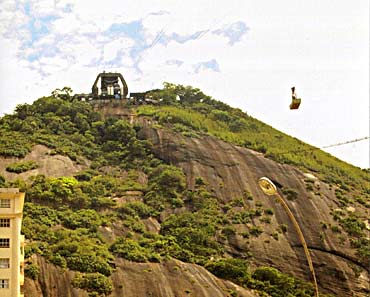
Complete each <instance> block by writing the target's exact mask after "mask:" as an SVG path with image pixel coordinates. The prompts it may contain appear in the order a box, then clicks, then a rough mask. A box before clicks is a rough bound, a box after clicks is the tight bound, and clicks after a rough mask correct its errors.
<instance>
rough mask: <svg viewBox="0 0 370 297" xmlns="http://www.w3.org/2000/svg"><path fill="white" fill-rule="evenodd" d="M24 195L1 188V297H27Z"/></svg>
mask: <svg viewBox="0 0 370 297" xmlns="http://www.w3.org/2000/svg"><path fill="white" fill-rule="evenodd" d="M24 197H25V194H24V193H20V192H19V190H18V189H9V188H7V189H5V188H0V296H1V297H18V296H22V297H23V284H24V236H23V235H21V227H22V215H23V205H24Z"/></svg>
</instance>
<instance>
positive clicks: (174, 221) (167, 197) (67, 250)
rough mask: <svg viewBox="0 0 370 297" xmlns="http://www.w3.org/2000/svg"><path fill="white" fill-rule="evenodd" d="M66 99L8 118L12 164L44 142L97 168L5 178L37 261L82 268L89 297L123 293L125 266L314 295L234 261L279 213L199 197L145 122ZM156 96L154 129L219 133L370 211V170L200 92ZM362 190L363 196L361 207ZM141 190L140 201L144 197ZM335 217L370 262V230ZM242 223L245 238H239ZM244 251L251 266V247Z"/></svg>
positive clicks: (199, 183)
mask: <svg viewBox="0 0 370 297" xmlns="http://www.w3.org/2000/svg"><path fill="white" fill-rule="evenodd" d="M63 92H64V93H63ZM63 92H62V93H60V94H59V93H58V94H57V93H55V94H54V95H55V97H43V98H40V99H38V100H36V101H35V102H34V103H33V104H32V105H28V104H23V105H19V106H17V108H16V111H15V113H14V115H6V116H4V117H2V118H1V119H0V155H1V156H5V157H18V158H23V157H25V156H26V155H27V153H29V152H30V151H31V149H32V147H33V145H36V144H42V145H45V146H47V147H48V148H50V149H51V154H61V155H64V156H68V157H69V158H71V159H72V160H73V161H74V162H75V163H77V164H82V165H84V166H85V164H91V165H90V166H89V167H88V168H85V169H84V170H82V171H81V172H78V173H76V174H74V176H62V177H48V176H44V175H36V176H32V177H30V178H29V179H27V180H21V179H19V180H16V181H13V182H10V181H6V180H5V178H3V177H2V176H0V186H5V187H19V188H20V189H21V190H22V191H25V192H26V202H25V206H24V220H23V226H22V232H23V233H24V234H25V236H26V238H27V240H28V241H29V243H28V244H27V245H26V250H25V253H26V258H29V257H31V256H32V255H34V254H38V255H41V256H43V257H44V258H45V259H46V260H47V261H49V262H50V263H53V264H55V265H58V266H60V267H61V268H63V269H71V270H75V271H77V273H76V276H75V278H74V279H73V285H74V286H75V287H76V288H80V289H83V290H86V291H87V292H88V294H89V296H106V295H109V294H110V293H111V292H112V289H113V287H112V282H111V279H110V276H111V274H112V273H113V271H114V258H115V257H121V258H125V259H127V260H130V261H136V262H161V261H165V260H166V259H168V258H170V257H172V258H176V259H179V260H182V261H186V262H190V263H197V264H200V265H203V266H205V267H206V268H207V269H208V270H210V271H211V272H212V273H214V274H215V275H217V276H219V277H222V278H225V279H229V280H231V281H233V282H235V283H238V284H240V285H242V286H245V287H248V288H253V289H255V290H257V291H259V292H260V293H261V294H264V293H263V292H265V293H266V294H270V296H313V291H312V287H311V286H310V285H307V284H305V283H303V282H301V281H299V280H297V279H294V278H293V277H291V276H288V275H285V274H282V273H281V272H279V271H277V270H276V269H273V268H269V267H263V268H257V269H256V270H255V271H251V270H250V268H249V265H248V262H247V261H246V260H245V259H240V258H238V257H237V256H235V254H231V253H230V249H229V246H228V245H230V242H231V241H232V240H233V239H234V238H235V236H237V235H240V234H241V235H242V237H243V238H242V240H244V241H245V245H246V246H248V244H249V241H253V240H259V238H258V237H259V236H260V235H261V234H262V233H263V232H266V231H265V230H264V227H265V226H266V224H269V223H271V222H272V221H276V220H274V217H273V216H274V210H273V209H271V208H266V209H265V208H264V206H263V205H262V203H261V202H259V201H256V199H254V198H253V196H252V195H251V193H250V192H249V191H248V190H245V192H244V194H243V197H239V198H234V199H232V200H230V202H229V203H224V202H222V201H219V200H218V199H217V198H216V197H215V195H214V194H212V193H211V192H209V191H208V190H207V181H206V180H205V179H204V178H202V177H200V176H197V177H195V188H194V189H192V190H190V189H188V188H187V186H186V176H185V174H184V172H183V171H182V170H181V169H179V168H177V167H176V166H174V165H171V164H165V163H164V162H163V161H162V160H159V159H157V158H156V157H155V156H153V154H152V151H151V148H152V147H151V143H149V142H148V141H146V140H143V139H141V138H140V137H139V135H140V130H141V126H140V125H139V124H136V125H131V124H129V123H128V122H127V121H125V120H122V119H116V118H103V117H102V115H101V114H99V113H97V112H95V111H94V110H93V108H92V106H91V105H90V104H88V103H86V102H79V101H73V100H72V98H71V97H70V96H69V93H68V92H69V91H68V89H66V90H64V91H63ZM150 93H151V94H152V96H153V98H154V99H155V98H157V99H159V98H161V99H163V100H162V101H161V105H159V106H151V105H147V106H140V107H138V108H137V110H136V112H137V114H138V115H142V116H146V117H150V118H151V119H152V120H154V125H155V127H158V126H159V125H160V126H161V127H162V128H163V129H173V130H174V131H177V132H178V133H182V134H183V135H186V136H190V137H200V136H202V135H205V134H209V135H213V136H216V137H218V138H220V139H223V140H225V141H228V142H231V143H235V144H238V145H241V146H244V147H247V148H251V149H254V150H257V151H259V152H261V153H264V154H265V155H266V156H267V157H269V158H272V159H274V160H277V161H278V162H281V163H287V164H293V165H296V166H299V167H301V168H305V169H306V170H313V171H318V172H321V174H322V177H323V178H324V179H325V180H326V181H327V182H330V183H332V184H333V188H338V189H339V191H337V196H339V197H338V199H339V201H341V203H342V204H344V203H347V204H349V203H352V201H353V202H354V203H357V204H358V205H367V204H368V202H367V201H368V198H369V196H370V187H369V185H368V182H369V173H368V172H365V171H361V170H359V169H358V168H354V167H352V166H350V165H348V164H345V163H343V162H341V161H339V160H337V159H335V158H332V157H330V156H329V155H328V154H326V153H323V152H321V151H317V150H315V151H306V150H307V148H311V147H309V146H307V145H306V144H304V143H302V142H300V141H299V140H297V139H294V138H291V137H289V136H287V135H285V134H282V133H280V132H278V131H276V130H274V129H273V128H271V127H269V126H267V125H265V124H263V123H261V122H259V121H258V120H256V119H253V118H252V117H250V116H248V115H246V114H245V113H243V112H242V111H240V110H237V109H233V108H231V107H229V106H227V105H226V104H224V103H222V102H219V101H216V100H213V99H212V98H210V97H209V96H206V95H204V94H203V93H202V92H201V91H200V90H198V89H193V88H191V87H183V86H177V85H172V84H165V87H164V89H163V90H155V91H151V92H150ZM176 95H179V96H180V99H181V100H180V101H177V100H176ZM294 150H300V151H301V152H299V153H293V152H292V151H294ZM287 151H289V152H288V153H287ZM304 151H305V152H304ZM87 160H88V161H89V162H86V161H87ZM35 166H36V164H35V163H31V162H24V161H20V162H17V163H15V164H12V165H10V166H8V169H7V170H8V171H11V172H17V173H20V172H25V171H27V170H31V169H32V168H36V167H35ZM318 174H319V173H318ZM220 186H222V184H220ZM351 187H356V189H358V190H359V191H358V193H357V194H356V198H355V197H352V194H351ZM130 192H131V194H132V192H136V194H135V195H134V196H135V198H134V199H131V196H130V195H131V194H130ZM283 194H284V195H285V197H286V198H287V199H289V200H294V199H296V198H297V192H295V191H294V190H293V189H283ZM343 197H345V198H343ZM251 200H254V201H256V203H252V204H255V208H252V207H250V206H249V205H250V204H251V203H250V201H251ZM333 217H334V218H335V219H336V220H337V222H338V224H339V225H340V226H341V229H339V227H338V230H344V231H346V233H348V234H349V235H350V243H351V245H352V246H353V247H354V248H356V250H357V255H358V258H359V259H360V260H361V261H363V263H368V262H367V261H369V259H370V256H369V254H370V252H369V241H368V240H367V239H366V237H365V234H364V225H363V223H362V221H361V220H360V219H359V218H357V217H353V216H349V215H346V213H345V212H344V211H340V212H333ZM148 219H156V220H157V221H158V222H160V230H159V234H156V233H153V232H150V231H149V229H150V228H148V221H149V220H148ZM261 222H262V223H263V224H261ZM238 225H243V228H244V229H242V231H239V230H240V229H239V228H238V227H240V226H238ZM333 228H334V226H333V227H332V230H333V231H334V230H335V228H334V229H333ZM287 231H288V229H287V226H286V225H280V227H279V230H276V232H273V233H272V234H271V233H270V232H269V233H268V234H270V235H271V236H272V238H274V239H275V240H279V233H285V232H287ZM240 238H241V237H240ZM243 253H244V254H243V256H245V257H250V253H249V252H248V250H247V247H246V250H245V251H243ZM228 257H230V258H228ZM211 259H217V260H211ZM38 274H39V269H38V267H37V266H36V265H35V264H32V263H29V264H27V265H26V275H27V276H28V277H30V278H32V279H36V278H37V277H38ZM187 293H188V294H190V295H191V292H190V291H189V292H187ZM234 293H235V292H233V293H230V294H234ZM279 294H280V295H279ZM234 295H235V294H234Z"/></svg>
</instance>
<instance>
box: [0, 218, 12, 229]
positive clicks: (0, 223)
mask: <svg viewBox="0 0 370 297" xmlns="http://www.w3.org/2000/svg"><path fill="white" fill-rule="evenodd" d="M4 227H10V219H0V228H4Z"/></svg>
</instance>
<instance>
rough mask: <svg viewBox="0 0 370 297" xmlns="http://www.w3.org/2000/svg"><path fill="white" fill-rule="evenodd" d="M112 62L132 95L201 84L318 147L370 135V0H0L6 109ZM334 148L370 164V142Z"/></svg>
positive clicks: (78, 82)
mask: <svg viewBox="0 0 370 297" xmlns="http://www.w3.org/2000/svg"><path fill="white" fill-rule="evenodd" d="M103 70H106V71H119V72H121V73H122V74H123V76H124V77H125V79H126V82H127V83H128V86H129V91H133V92H135V91H145V90H148V89H151V88H159V87H162V83H163V82H164V81H167V82H173V83H180V84H184V85H192V86H194V87H198V88H200V89H201V90H203V91H204V92H205V93H206V94H208V95H211V96H212V97H213V98H215V99H217V100H221V101H223V102H226V103H228V104H229V105H231V106H233V107H238V108H241V109H242V110H243V111H246V112H247V113H248V114H249V115H251V116H253V117H255V118H258V119H260V120H262V121H263V122H265V123H267V124H269V125H272V126H273V127H275V128H277V129H279V130H281V131H283V132H285V133H287V134H290V135H292V136H294V137H297V138H299V139H301V140H303V141H305V142H307V143H309V144H311V145H314V146H317V147H322V146H326V145H330V144H334V143H339V142H345V141H348V140H352V139H356V138H362V137H366V136H369V1H368V0H356V1H349V0H335V1H334V0H319V1H318V0H317V1H316V0H310V1H307V0H280V1H273V0H270V1H267V0H253V1H252V0H239V1H236V0H235V1H232V0H228V1H215V0H212V1H211V0H210V1H206V0H196V1H195V0H188V1H183V0H182V1H180V0H178V1H175V0H158V1H156V0H151V1H149V0H147V1H144V0H135V1H124V0H104V1H91V0H81V1H71V0H51V1H50V0H31V1H24V0H0V78H1V80H0V114H4V113H11V112H12V111H13V110H14V107H15V106H16V105H17V104H19V103H25V102H28V103H31V102H32V101H34V100H35V99H37V98H39V97H41V96H43V95H48V94H50V93H51V91H52V90H54V89H55V88H58V87H59V88H61V87H63V86H70V87H71V88H72V89H73V90H74V91H75V92H77V93H78V92H90V90H91V85H92V83H93V81H94V79H95V77H96V75H97V74H98V73H99V72H100V71H103ZM292 86H295V87H296V90H297V94H298V95H299V97H301V98H302V104H301V107H300V109H299V110H296V111H291V110H289V107H288V106H289V104H290V100H291V91H290V88H291V87H292ZM326 151H328V152H329V153H331V154H333V155H335V156H337V157H338V158H340V159H342V160H344V161H347V162H349V163H352V164H354V165H356V166H359V167H363V168H368V167H370V164H369V141H368V140H365V141H360V142H357V143H352V144H347V145H343V146H337V147H335V148H328V149H326Z"/></svg>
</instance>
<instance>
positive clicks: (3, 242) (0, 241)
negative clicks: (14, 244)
mask: <svg viewBox="0 0 370 297" xmlns="http://www.w3.org/2000/svg"><path fill="white" fill-rule="evenodd" d="M8 247H10V239H9V238H0V248H8Z"/></svg>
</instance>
